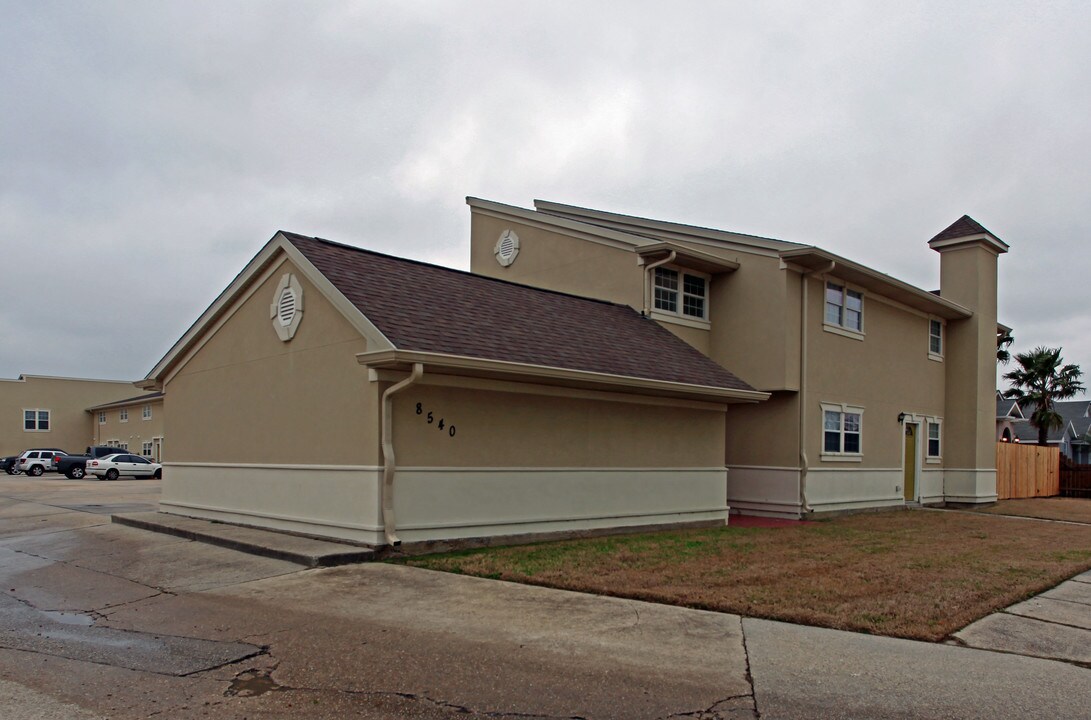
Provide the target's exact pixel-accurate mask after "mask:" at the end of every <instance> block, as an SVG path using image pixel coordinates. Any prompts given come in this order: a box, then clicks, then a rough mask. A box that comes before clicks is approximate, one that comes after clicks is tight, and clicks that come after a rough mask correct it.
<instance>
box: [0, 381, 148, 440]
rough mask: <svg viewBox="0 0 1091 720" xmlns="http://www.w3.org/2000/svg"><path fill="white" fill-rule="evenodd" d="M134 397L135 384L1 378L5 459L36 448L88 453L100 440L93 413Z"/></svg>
mask: <svg viewBox="0 0 1091 720" xmlns="http://www.w3.org/2000/svg"><path fill="white" fill-rule="evenodd" d="M133 392H134V388H133V384H132V382H131V381H120V380H89V379H83V378H64V377H49V376H45V375H25V374H24V375H20V376H19V377H18V378H16V379H14V380H9V379H4V378H0V455H16V454H18V453H21V452H22V451H24V450H27V449H30V448H58V449H61V450H65V451H66V452H69V453H82V452H83V450H84V448H86V447H87V446H88V445H91V444H93V442H94V440H95V435H94V432H93V431H92V430H91V429H90V427H89V425H88V421H87V418H88V415H87V408H89V407H91V406H93V405H99V404H101V403H106V402H111V401H114V400H119V399H121V398H125V397H130V396H132V395H133Z"/></svg>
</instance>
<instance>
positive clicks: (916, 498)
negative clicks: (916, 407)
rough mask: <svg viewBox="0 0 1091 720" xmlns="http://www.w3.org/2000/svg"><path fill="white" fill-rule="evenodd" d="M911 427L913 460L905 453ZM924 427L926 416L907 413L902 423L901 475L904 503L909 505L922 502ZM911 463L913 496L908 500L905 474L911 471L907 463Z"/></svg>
mask: <svg viewBox="0 0 1091 720" xmlns="http://www.w3.org/2000/svg"><path fill="white" fill-rule="evenodd" d="M910 426H913V436H914V452H913V457H912V458H909V457H907V454H906V451H905V450H906V441H905V438H906V431H907V430H908V429H909V427H910ZM923 427H924V416H923V415H921V416H918V415H911V414H909V413H905V417H904V419H903V420H902V423H901V434H900V436H899V437H900V439H901V445H902V474H901V481H902V482H901V484H902V500H903V501H904V502H907V503H917V502H920V499H921V462H922V459H923V455H922V454H921V428H923ZM909 461H912V463H913V495H912V497H908V498H907V497H906V496H905V495H906V493H905V490H906V488H905V484H906V483H905V474H906V470H908V469H909V468H908V466H907V465H906V463H907V462H909Z"/></svg>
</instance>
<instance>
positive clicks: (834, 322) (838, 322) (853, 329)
mask: <svg viewBox="0 0 1091 720" xmlns="http://www.w3.org/2000/svg"><path fill="white" fill-rule="evenodd" d="M824 324H825V326H826V327H827V328H836V329H843V330H848V331H849V332H850V333H853V334H859V335H863V333H864V294H863V293H862V292H860V291H859V290H853V289H851V288H849V287H846V286H845V285H840V284H838V283H835V282H827V283H826V314H825V317H824Z"/></svg>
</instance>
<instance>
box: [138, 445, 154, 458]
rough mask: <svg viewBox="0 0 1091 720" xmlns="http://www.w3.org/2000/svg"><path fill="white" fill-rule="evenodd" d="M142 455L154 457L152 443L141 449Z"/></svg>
mask: <svg viewBox="0 0 1091 720" xmlns="http://www.w3.org/2000/svg"><path fill="white" fill-rule="evenodd" d="M140 454H141V455H143V456H144V457H148V458H150V457H151V456H152V444H151V443H150V442H146V443H144V444H143V446H141V448H140Z"/></svg>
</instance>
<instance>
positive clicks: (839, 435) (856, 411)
mask: <svg viewBox="0 0 1091 720" xmlns="http://www.w3.org/2000/svg"><path fill="white" fill-rule="evenodd" d="M863 421H864V409H863V408H860V407H852V406H849V405H836V404H831V403H822V455H823V456H834V457H847V458H853V459H855V458H859V457H860V456H861V453H862V450H863Z"/></svg>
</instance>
